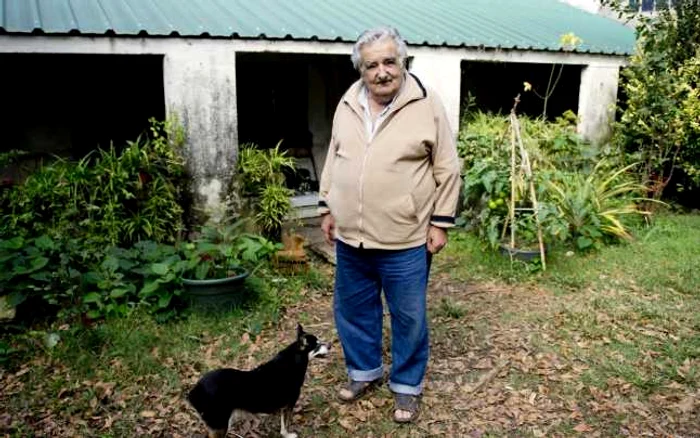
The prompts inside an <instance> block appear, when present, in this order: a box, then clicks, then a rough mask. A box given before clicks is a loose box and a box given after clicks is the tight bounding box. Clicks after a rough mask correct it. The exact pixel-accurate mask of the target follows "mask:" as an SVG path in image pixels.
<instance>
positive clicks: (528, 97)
mask: <svg viewBox="0 0 700 438" xmlns="http://www.w3.org/2000/svg"><path fill="white" fill-rule="evenodd" d="M581 68H582V67H581V66H579V65H564V66H562V65H552V64H532V63H505V62H473V61H464V62H462V102H463V104H462V112H464V111H465V110H466V107H467V104H468V102H471V105H473V106H472V109H478V110H482V111H487V112H493V113H508V112H509V111H510V109H511V108H512V107H513V100H514V98H515V96H517V95H518V94H520V104H519V105H518V109H519V113H520V114H524V115H528V116H531V117H540V116H542V115H543V109H544V100H543V99H542V97H544V96H545V95H546V90H547V84H548V83H549V82H550V78H551V83H552V85H554V84H556V85H555V86H554V87H553V91H552V92H551V96H550V98H549V99H548V102H547V118H548V119H554V118H556V117H558V116H560V115H562V114H563V113H564V112H565V111H567V110H571V111H573V112H574V113H576V112H578V97H579V87H580V84H581ZM525 82H528V83H530V84H531V85H532V91H528V92H525V91H524V83H525ZM538 94H539V96H541V97H538Z"/></svg>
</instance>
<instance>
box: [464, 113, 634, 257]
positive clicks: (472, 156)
mask: <svg viewBox="0 0 700 438" xmlns="http://www.w3.org/2000/svg"><path fill="white" fill-rule="evenodd" d="M519 120H520V124H521V126H522V137H523V143H524V146H525V148H526V150H527V151H528V153H529V155H530V160H531V165H532V168H533V178H534V181H533V182H534V184H535V187H536V195H537V200H538V204H539V205H538V211H537V213H538V215H539V219H540V222H541V224H542V228H543V231H544V237H545V240H548V241H550V242H555V241H556V242H564V243H566V244H572V245H575V247H576V248H578V249H588V248H590V247H596V246H599V245H601V244H603V243H607V242H614V241H617V240H619V239H625V238H628V237H629V232H628V229H627V227H628V225H629V223H630V221H629V219H630V218H631V217H633V216H636V215H637V214H638V213H640V210H639V209H638V208H637V205H636V203H635V199H636V198H638V197H639V196H641V195H643V193H644V187H643V186H642V185H640V184H638V183H636V180H635V179H634V178H632V177H631V176H630V169H631V167H632V166H624V165H622V164H621V163H622V161H621V158H619V156H617V155H615V154H613V153H610V152H609V151H607V150H605V149H597V148H595V147H593V146H592V145H590V144H587V143H586V142H584V141H582V140H581V139H580V138H579V137H578V136H577V135H576V132H575V123H574V122H575V117H572V116H571V115H570V114H567V115H565V116H564V117H561V118H559V119H557V120H556V121H555V122H545V121H542V120H530V119H527V118H520V119H519ZM508 124H509V121H508V118H507V117H504V116H497V115H487V114H483V113H477V114H475V115H471V116H470V118H468V119H466V124H465V126H464V127H463V128H462V131H461V132H460V139H459V151H460V154H461V156H462V157H463V159H464V175H463V178H464V185H463V195H464V196H463V199H464V210H463V212H462V217H461V222H462V224H463V225H464V226H466V227H467V228H469V229H471V230H473V231H475V232H476V233H477V234H478V235H479V236H480V237H481V238H482V239H484V240H485V241H486V242H488V243H489V245H490V246H491V247H497V246H498V245H499V244H500V243H501V242H502V240H503V239H504V238H505V237H506V235H508V232H509V230H510V228H511V227H513V226H515V231H516V237H517V240H518V244H519V245H518V246H523V245H528V244H532V243H534V242H536V240H537V235H536V223H535V220H534V213H532V212H527V211H526V210H523V209H527V208H532V207H533V205H532V204H531V203H530V202H529V195H530V193H529V187H528V181H527V180H526V179H521V178H518V179H516V181H515V186H514V189H515V192H514V199H515V205H514V207H515V208H516V209H517V210H516V215H515V218H516V220H515V224H510V223H508V222H507V218H508V213H509V208H510V207H509V203H510V198H511V191H512V190H511V175H510V173H511V170H510V167H511V160H510V153H511V145H510V134H509V131H508V129H509V125H508Z"/></svg>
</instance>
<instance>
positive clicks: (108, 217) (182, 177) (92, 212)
mask: <svg viewBox="0 0 700 438" xmlns="http://www.w3.org/2000/svg"><path fill="white" fill-rule="evenodd" d="M150 122H151V128H150V129H151V131H150V133H149V135H145V136H141V137H139V138H138V139H136V140H135V141H132V142H128V143H127V145H126V146H125V147H124V148H122V149H117V148H116V147H114V145H110V147H109V148H108V149H104V150H103V149H100V150H96V151H93V152H92V153H90V154H88V155H87V156H85V157H83V158H82V159H81V160H79V161H77V162H70V161H68V160H64V159H57V160H55V161H54V162H52V163H50V164H47V165H44V166H43V167H42V168H40V169H39V170H37V171H36V172H35V173H33V174H31V175H29V176H28V177H27V179H26V181H25V182H24V183H22V184H18V185H16V186H14V187H13V188H11V189H8V191H7V193H6V194H5V195H4V196H3V197H4V200H3V203H2V205H1V206H2V211H0V216H2V219H3V221H2V225H0V237H1V236H7V237H11V236H13V235H24V236H30V237H31V236H39V235H41V234H44V233H46V234H49V235H51V236H59V235H68V236H72V237H80V238H83V239H85V240H90V241H97V242H102V243H104V244H108V245H122V246H128V245H130V244H133V243H134V242H137V241H139V240H156V241H160V242H166V241H171V242H172V241H174V240H175V239H176V238H177V236H178V234H179V232H180V231H181V230H182V229H183V226H184V225H183V224H184V208H183V206H186V205H187V203H188V202H187V200H188V193H189V190H188V187H187V185H188V179H187V175H186V172H185V164H184V159H183V158H182V154H181V147H182V145H183V143H182V142H183V139H184V136H183V134H182V128H180V127H179V125H178V124H177V123H176V122H174V121H165V122H159V121H156V120H154V119H151V120H150Z"/></svg>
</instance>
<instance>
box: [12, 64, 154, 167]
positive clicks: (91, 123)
mask: <svg viewBox="0 0 700 438" xmlns="http://www.w3.org/2000/svg"><path fill="white" fill-rule="evenodd" d="M0 65H2V66H3V68H2V69H0V84H1V85H0V87H2V100H0V102H1V103H0V105H2V113H3V120H2V126H3V133H2V136H1V137H0V151H8V150H11V149H20V150H25V151H29V152H31V153H33V154H45V153H49V154H56V155H61V156H67V157H72V158H80V157H82V156H84V155H85V154H86V153H88V152H89V151H91V150H93V149H95V148H96V147H98V146H101V147H108V146H109V143H110V142H112V141H113V142H114V144H115V146H117V147H119V146H120V145H123V144H124V143H125V142H126V141H127V140H135V139H136V137H137V136H138V135H139V134H141V133H142V132H144V131H145V130H146V129H147V128H148V119H149V117H155V118H157V119H160V120H162V119H163V118H164V117H165V104H164V94H163V57H162V56H130V55H64V54H2V55H0Z"/></svg>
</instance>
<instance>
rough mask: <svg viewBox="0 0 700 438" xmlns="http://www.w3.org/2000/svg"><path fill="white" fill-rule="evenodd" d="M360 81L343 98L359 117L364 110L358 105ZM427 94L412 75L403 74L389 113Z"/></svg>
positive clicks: (360, 88)
mask: <svg viewBox="0 0 700 438" xmlns="http://www.w3.org/2000/svg"><path fill="white" fill-rule="evenodd" d="M363 86H364V85H363V84H362V79H358V80H357V81H356V82H355V83H354V84H352V85H351V86H350V89H348V91H347V92H346V93H345V95H344V96H343V101H344V102H345V103H347V104H348V105H350V107H351V108H352V109H353V110H354V111H355V112H356V113H357V114H359V115H362V114H364V110H363V109H362V106H361V105H360V103H359V96H360V92H361V91H362V87H363ZM426 96H427V92H426V90H425V87H424V86H423V84H422V83H421V81H420V79H418V78H417V77H416V76H415V75H414V74H413V73H408V72H407V73H405V76H404V83H403V84H402V86H401V89H400V90H399V94H398V96H396V99H395V100H394V102H393V103H392V105H391V106H392V108H391V112H395V111H398V110H400V109H401V108H403V107H404V106H406V105H407V104H409V103H410V102H413V101H414V100H419V99H425V98H426Z"/></svg>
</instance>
